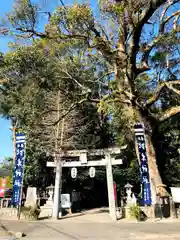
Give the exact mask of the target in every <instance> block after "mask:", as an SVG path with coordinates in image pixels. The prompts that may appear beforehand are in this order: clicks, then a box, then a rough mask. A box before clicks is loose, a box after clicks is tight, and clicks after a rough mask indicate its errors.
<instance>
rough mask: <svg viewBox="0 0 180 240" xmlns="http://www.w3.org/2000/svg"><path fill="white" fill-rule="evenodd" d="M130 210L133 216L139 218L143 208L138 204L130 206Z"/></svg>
mask: <svg viewBox="0 0 180 240" xmlns="http://www.w3.org/2000/svg"><path fill="white" fill-rule="evenodd" d="M129 212H130V215H131V217H132V218H136V219H139V218H140V215H141V208H140V207H139V206H138V205H132V206H130V207H129Z"/></svg>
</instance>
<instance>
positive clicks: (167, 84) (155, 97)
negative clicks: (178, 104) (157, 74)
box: [144, 80, 180, 108]
mask: <svg viewBox="0 0 180 240" xmlns="http://www.w3.org/2000/svg"><path fill="white" fill-rule="evenodd" d="M173 85H180V80H177V81H168V82H163V83H161V84H160V85H159V86H158V87H157V89H156V92H155V93H154V94H153V96H152V97H151V98H150V99H149V100H147V101H146V103H145V105H144V107H146V108H149V107H151V106H152V105H153V104H154V103H155V102H156V101H157V100H158V99H159V96H160V94H161V92H162V91H163V90H164V88H165V87H167V88H168V89H170V90H172V91H173V92H175V93H177V94H178V95H180V90H178V89H176V88H174V87H173Z"/></svg>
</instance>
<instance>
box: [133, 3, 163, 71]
mask: <svg viewBox="0 0 180 240" xmlns="http://www.w3.org/2000/svg"><path fill="white" fill-rule="evenodd" d="M165 2H166V0H152V1H151V3H150V4H149V7H148V9H145V10H144V11H143V13H142V14H141V20H140V21H139V23H137V26H136V27H135V29H134V33H133V36H132V44H131V53H130V56H131V64H132V68H133V69H135V71H136V56H137V52H138V50H139V42H140V37H141V32H142V29H143V27H144V25H145V24H146V23H147V21H148V20H149V19H150V18H151V17H152V15H153V14H154V12H155V11H156V10H157V8H158V7H160V6H161V5H162V4H164V3H165Z"/></svg>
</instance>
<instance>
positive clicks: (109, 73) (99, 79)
mask: <svg viewBox="0 0 180 240" xmlns="http://www.w3.org/2000/svg"><path fill="white" fill-rule="evenodd" d="M113 73H114V71H112V72H108V73H105V74H104V75H103V76H101V77H100V78H98V79H96V80H94V81H91V80H88V82H93V83H96V82H100V81H101V80H102V79H103V78H105V77H107V76H109V75H112V74H113Z"/></svg>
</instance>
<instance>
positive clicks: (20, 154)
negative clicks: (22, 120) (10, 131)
mask: <svg viewBox="0 0 180 240" xmlns="http://www.w3.org/2000/svg"><path fill="white" fill-rule="evenodd" d="M24 162H25V135H24V133H17V134H16V161H15V166H14V173H13V197H12V204H13V206H14V207H17V206H19V205H20V204H21V188H22V182H23V172H24Z"/></svg>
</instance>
